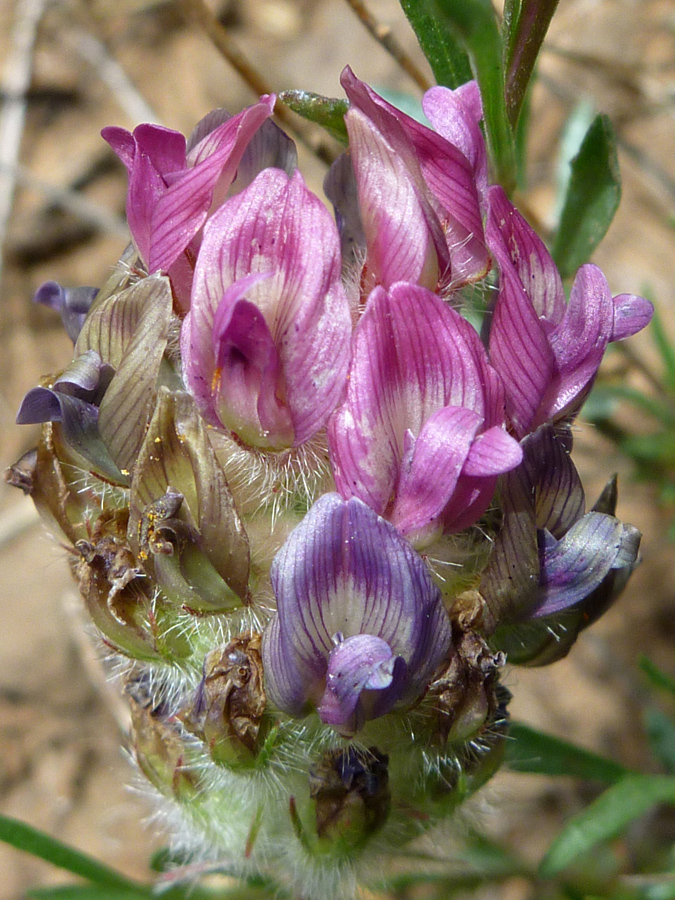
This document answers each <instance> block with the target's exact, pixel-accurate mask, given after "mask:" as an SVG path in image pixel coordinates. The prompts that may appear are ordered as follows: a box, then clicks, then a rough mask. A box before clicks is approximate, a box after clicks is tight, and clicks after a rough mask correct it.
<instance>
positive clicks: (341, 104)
mask: <svg viewBox="0 0 675 900" xmlns="http://www.w3.org/2000/svg"><path fill="white" fill-rule="evenodd" d="M279 99H280V100H281V102H282V103H285V104H286V106H288V108H289V109H292V110H293V112H294V113H297V114H298V115H299V116H302V118H303V119H308V120H309V121H310V122H314V123H315V124H316V125H320V126H321V127H322V128H324V129H325V130H326V131H327V132H328V134H330V135H331V137H334V138H335V139H336V140H337V141H339V142H340V143H341V144H344V145H345V147H346V146H347V144H348V142H349V138H348V137H347V128H346V126H345V113H346V112H347V110H348V109H349V103H348V101H347V100H337V99H334V98H333V97H324V96H322V95H321V94H313V93H312V92H311V91H281V93H280V94H279Z"/></svg>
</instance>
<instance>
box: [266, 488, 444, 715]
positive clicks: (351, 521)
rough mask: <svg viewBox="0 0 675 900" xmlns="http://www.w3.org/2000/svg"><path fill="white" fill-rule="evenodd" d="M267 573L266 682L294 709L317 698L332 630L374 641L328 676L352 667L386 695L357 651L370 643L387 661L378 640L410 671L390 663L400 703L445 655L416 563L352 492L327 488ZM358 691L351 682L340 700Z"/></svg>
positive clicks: (426, 583) (436, 599) (415, 693)
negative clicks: (270, 600)
mask: <svg viewBox="0 0 675 900" xmlns="http://www.w3.org/2000/svg"><path fill="white" fill-rule="evenodd" d="M271 578H272V586H273V588H274V592H275V595H276V599H277V615H276V617H275V618H274V619H273V620H272V622H271V623H270V625H269V626H268V627H267V629H266V630H265V634H264V636H263V646H262V654H263V663H264V666H265V673H266V688H267V691H268V694H269V696H270V698H271V700H272V702H273V703H275V704H276V705H277V706H279V707H280V708H282V709H285V710H286V711H287V712H290V713H291V714H295V715H297V714H298V713H299V711H300V710H301V709H303V708H304V705H305V703H306V702H307V701H309V702H311V703H313V704H314V705H315V706H316V705H319V704H320V703H321V701H322V698H323V697H324V694H325V692H326V686H327V685H326V677H327V674H328V671H329V665H330V656H331V653H332V652H333V651H334V650H335V642H334V637H335V636H339V637H338V640H339V639H342V640H343V641H345V642H346V641H347V640H348V639H349V638H353V637H355V636H358V635H364V636H370V637H372V638H376V639H378V640H377V641H371V642H370V643H369V642H368V641H359V642H357V643H353V644H348V645H347V646H346V647H345V648H344V650H342V651H340V652H339V653H338V654H337V656H334V657H333V674H335V673H336V672H337V671H338V670H340V669H343V670H344V671H347V670H349V671H352V672H353V671H355V670H358V671H359V672H360V674H361V675H363V676H364V678H363V688H364V690H374V691H379V690H382V692H383V694H384V693H385V691H386V690H388V688H386V687H383V688H379V687H378V685H379V684H380V683H383V680H384V679H383V677H382V676H384V675H386V672H385V673H380V674H379V675H378V674H377V673H376V672H375V671H374V670H371V671H370V672H366V671H365V668H366V667H365V662H364V657H365V656H367V652H363V653H362V651H364V650H365V651H368V648H370V650H371V651H372V652H373V655H374V656H375V655H376V656H377V659H374V662H382V663H384V656H386V653H385V654H382V653H381V652H380V651H381V650H382V644H383V643H384V644H386V645H387V647H388V648H389V649H388V652H389V653H390V654H391V656H392V657H402V659H403V661H404V662H405V664H406V666H407V671H406V672H405V673H403V670H402V669H401V667H400V665H398V669H399V671H398V672H397V664H394V669H393V672H392V685H393V684H394V683H395V682H396V688H395V690H396V691H400V697H399V698H398V701H397V702H400V703H411V702H413V701H414V700H415V699H417V698H418V697H419V696H420V695H421V694H422V693H423V691H424V690H425V689H426V687H427V685H428V683H429V680H430V679H431V677H432V676H433V674H434V672H435V671H436V669H437V668H438V666H439V665H440V663H441V662H442V661H443V660H444V658H445V657H446V656H447V654H448V652H449V651H450V647H451V628H450V622H449V620H448V618H447V614H446V613H445V609H444V608H443V604H442V601H441V597H440V593H439V591H438V588H437V587H436V586H435V585H434V583H433V581H432V580H431V577H430V575H429V573H428V571H427V569H426V566H425V565H424V562H423V560H422V559H421V557H419V556H418V555H417V554H416V553H415V552H414V551H413V549H412V548H411V547H410V545H409V544H408V542H407V541H405V540H404V539H403V538H402V537H401V536H400V535H399V533H398V532H397V531H396V529H395V528H394V527H393V526H392V525H390V524H389V523H388V522H386V521H385V520H383V519H381V518H380V517H378V516H377V515H376V514H375V513H374V512H373V511H372V510H370V509H369V508H368V507H367V506H365V504H363V503H361V502H360V501H359V500H358V499H356V498H352V499H351V500H348V501H345V500H343V499H342V498H341V497H339V496H338V495H337V494H325V495H324V496H323V497H322V498H321V499H320V500H319V501H317V503H315V504H314V506H313V507H312V508H311V510H310V511H309V513H308V514H307V516H306V517H305V518H304V520H303V521H302V523H301V524H300V525H299V526H298V527H297V528H296V529H295V531H293V532H292V534H291V536H290V537H289V539H288V540H287V541H286V543H285V544H284V546H283V547H282V548H281V550H280V551H279V553H278V554H277V556H276V558H275V560H274V562H273V564H272V570H271ZM376 648H379V649H377V653H375V649H376ZM352 651H353V654H354V655H350V654H351V652H352ZM343 654H346V656H344V657H343ZM341 657H342V662H341ZM371 679H372V681H371ZM368 682H370V683H371V684H372V687H371V688H367V687H366V685H367V684H368ZM355 690H356V688H354V687H353V686H352V688H349V689H348V690H347V691H346V692H345V695H344V696H343V702H345V703H346V702H347V699H348V698H352V697H353V694H354V691H355ZM390 701H391V702H393V700H391V698H389V700H388V702H390ZM364 706H365V708H364V709H362V710H361V712H362V713H363V714H365V715H366V716H367V715H368V712H369V710H368V706H367V704H364ZM326 709H327V707H326ZM371 712H372V710H371ZM327 714H329V713H327ZM377 714H382V713H381V712H378V713H377Z"/></svg>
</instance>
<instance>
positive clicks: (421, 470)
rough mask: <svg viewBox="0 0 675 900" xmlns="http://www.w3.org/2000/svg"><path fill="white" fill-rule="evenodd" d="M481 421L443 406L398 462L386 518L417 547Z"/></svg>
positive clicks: (430, 532)
mask: <svg viewBox="0 0 675 900" xmlns="http://www.w3.org/2000/svg"><path fill="white" fill-rule="evenodd" d="M482 422H483V419H482V418H481V416H479V415H478V414H477V413H475V412H473V410H470V409H466V408H465V407H462V406H445V407H443V409H440V410H438V412H436V413H434V414H433V415H432V416H430V417H429V418H428V419H427V421H426V422H425V423H424V426H423V427H422V430H421V431H420V433H419V436H418V437H417V440H415V441H414V449H413V450H412V453H411V458H410V460H409V461H407V460H405V458H404V460H403V465H402V466H401V475H400V479H399V483H398V485H397V488H396V500H395V501H394V506H393V509H392V510H391V513H390V519H391V521H392V522H393V524H394V525H396V527H397V528H398V530H399V531H400V532H401V534H404V535H406V537H408V539H409V540H410V541H411V543H412V544H413V545H414V546H416V547H418V546H420V544H421V542H422V541H423V540H425V539H428V538H430V537H431V536H432V535H433V532H434V531H438V530H440V528H441V526H440V525H438V524H437V522H438V519H439V518H440V516H441V513H442V512H443V510H444V508H445V507H446V506H447V504H448V503H449V502H450V500H451V498H452V495H453V493H454V491H455V487H456V486H457V481H458V479H459V476H460V474H461V471H462V468H463V466H464V463H465V462H466V459H467V456H468V455H469V450H470V448H471V443H472V441H473V439H474V437H475V435H476V432H477V431H478V428H479V427H480V426H481V424H482Z"/></svg>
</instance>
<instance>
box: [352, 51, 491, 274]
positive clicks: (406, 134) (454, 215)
mask: <svg viewBox="0 0 675 900" xmlns="http://www.w3.org/2000/svg"><path fill="white" fill-rule="evenodd" d="M340 82H341V84H342V86H343V87H344V89H345V92H346V94H347V96H348V97H349V100H350V103H351V106H352V108H353V109H355V110H360V111H361V112H362V113H363V114H364V115H365V116H367V117H368V119H369V120H370V121H371V123H372V125H373V126H374V128H375V129H376V130H377V131H378V132H379V134H381V135H382V138H383V139H384V141H386V142H387V143H388V144H389V146H390V147H391V148H392V149H393V151H394V153H395V154H396V155H397V157H398V158H399V159H400V161H401V163H402V165H403V166H404V167H405V169H406V171H407V172H408V177H409V178H411V179H412V181H413V183H414V184H415V185H416V188H417V191H418V194H419V196H420V198H423V200H424V203H425V204H428V211H426V213H425V214H426V217H427V219H428V221H429V223H433V224H432V225H430V227H432V238H433V240H434V245H435V247H436V252H437V255H438V259H439V273H440V279H441V281H442V283H443V284H449V283H454V284H457V283H459V282H462V281H470V280H475V278H478V277H481V276H482V275H484V274H485V272H486V270H487V266H488V255H487V250H486V248H485V242H484V239H483V223H482V211H481V204H480V199H479V196H478V191H477V188H476V178H475V172H474V171H473V169H472V165H471V163H470V162H469V160H468V159H467V158H466V156H465V155H464V154H463V153H462V152H461V150H460V149H458V148H457V147H455V146H454V145H453V144H452V143H450V142H449V141H447V140H446V139H445V138H444V137H441V136H440V135H438V134H436V133H435V132H433V131H432V130H431V129H430V128H427V127H425V126H424V125H421V124H420V123H419V122H416V121H415V120H414V119H412V118H411V117H410V116H407V115H405V113H403V112H401V111H400V110H398V109H396V107H394V106H392V105H391V104H390V103H387V102H386V100H384V99H383V98H382V97H380V96H379V95H378V94H377V93H375V91H373V90H372V89H371V88H370V87H368V85H367V84H365V83H364V82H362V81H359V79H358V78H356V76H355V75H354V73H353V72H352V71H351V69H350V68H349V67H347V68H346V69H345V70H344V71H343V73H342V75H341V77H340ZM347 121H349V115H348V116H347ZM350 138H351V136H350ZM351 144H352V141H351V139H350V145H351ZM385 196H386V195H385ZM361 203H362V205H363V199H362V200H361ZM425 209H426V206H425ZM364 218H365V217H364ZM437 222H440V223H441V225H442V232H441V236H440V237H439V236H438V234H437V232H436V224H437ZM391 280H392V279H389V283H391ZM402 280H405V279H404V278H403V277H402ZM408 280H409V279H408ZM418 282H419V283H421V284H425V285H426V286H428V287H431V288H432V289H434V288H435V285H431V284H427V282H425V281H419V279H418Z"/></svg>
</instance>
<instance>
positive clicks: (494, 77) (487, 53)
mask: <svg viewBox="0 0 675 900" xmlns="http://www.w3.org/2000/svg"><path fill="white" fill-rule="evenodd" d="M433 3H434V6H435V8H436V10H437V11H438V13H437V14H438V16H439V18H440V20H441V22H443V23H445V25H446V27H447V28H450V29H452V30H454V32H455V34H456V35H457V36H458V38H459V39H460V40H461V41H462V42H463V44H464V45H465V46H466V49H467V51H468V53H469V58H470V60H471V68H472V70H473V73H474V75H475V77H476V80H477V81H478V85H479V87H480V92H481V97H482V99H483V118H484V121H485V132H486V136H487V145H488V151H489V154H490V160H491V163H492V168H493V173H492V175H493V181H496V182H497V183H498V184H501V186H502V187H503V188H504V190H505V191H506V192H507V193H509V194H510V193H511V192H512V191H513V188H514V187H515V183H516V149H515V140H514V136H513V130H512V128H511V125H510V123H509V119H508V116H507V113H506V101H505V99H504V66H503V63H502V39H501V35H500V34H499V28H498V27H497V20H496V18H495V12H494V9H493V8H492V4H491V2H490V0H433Z"/></svg>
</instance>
